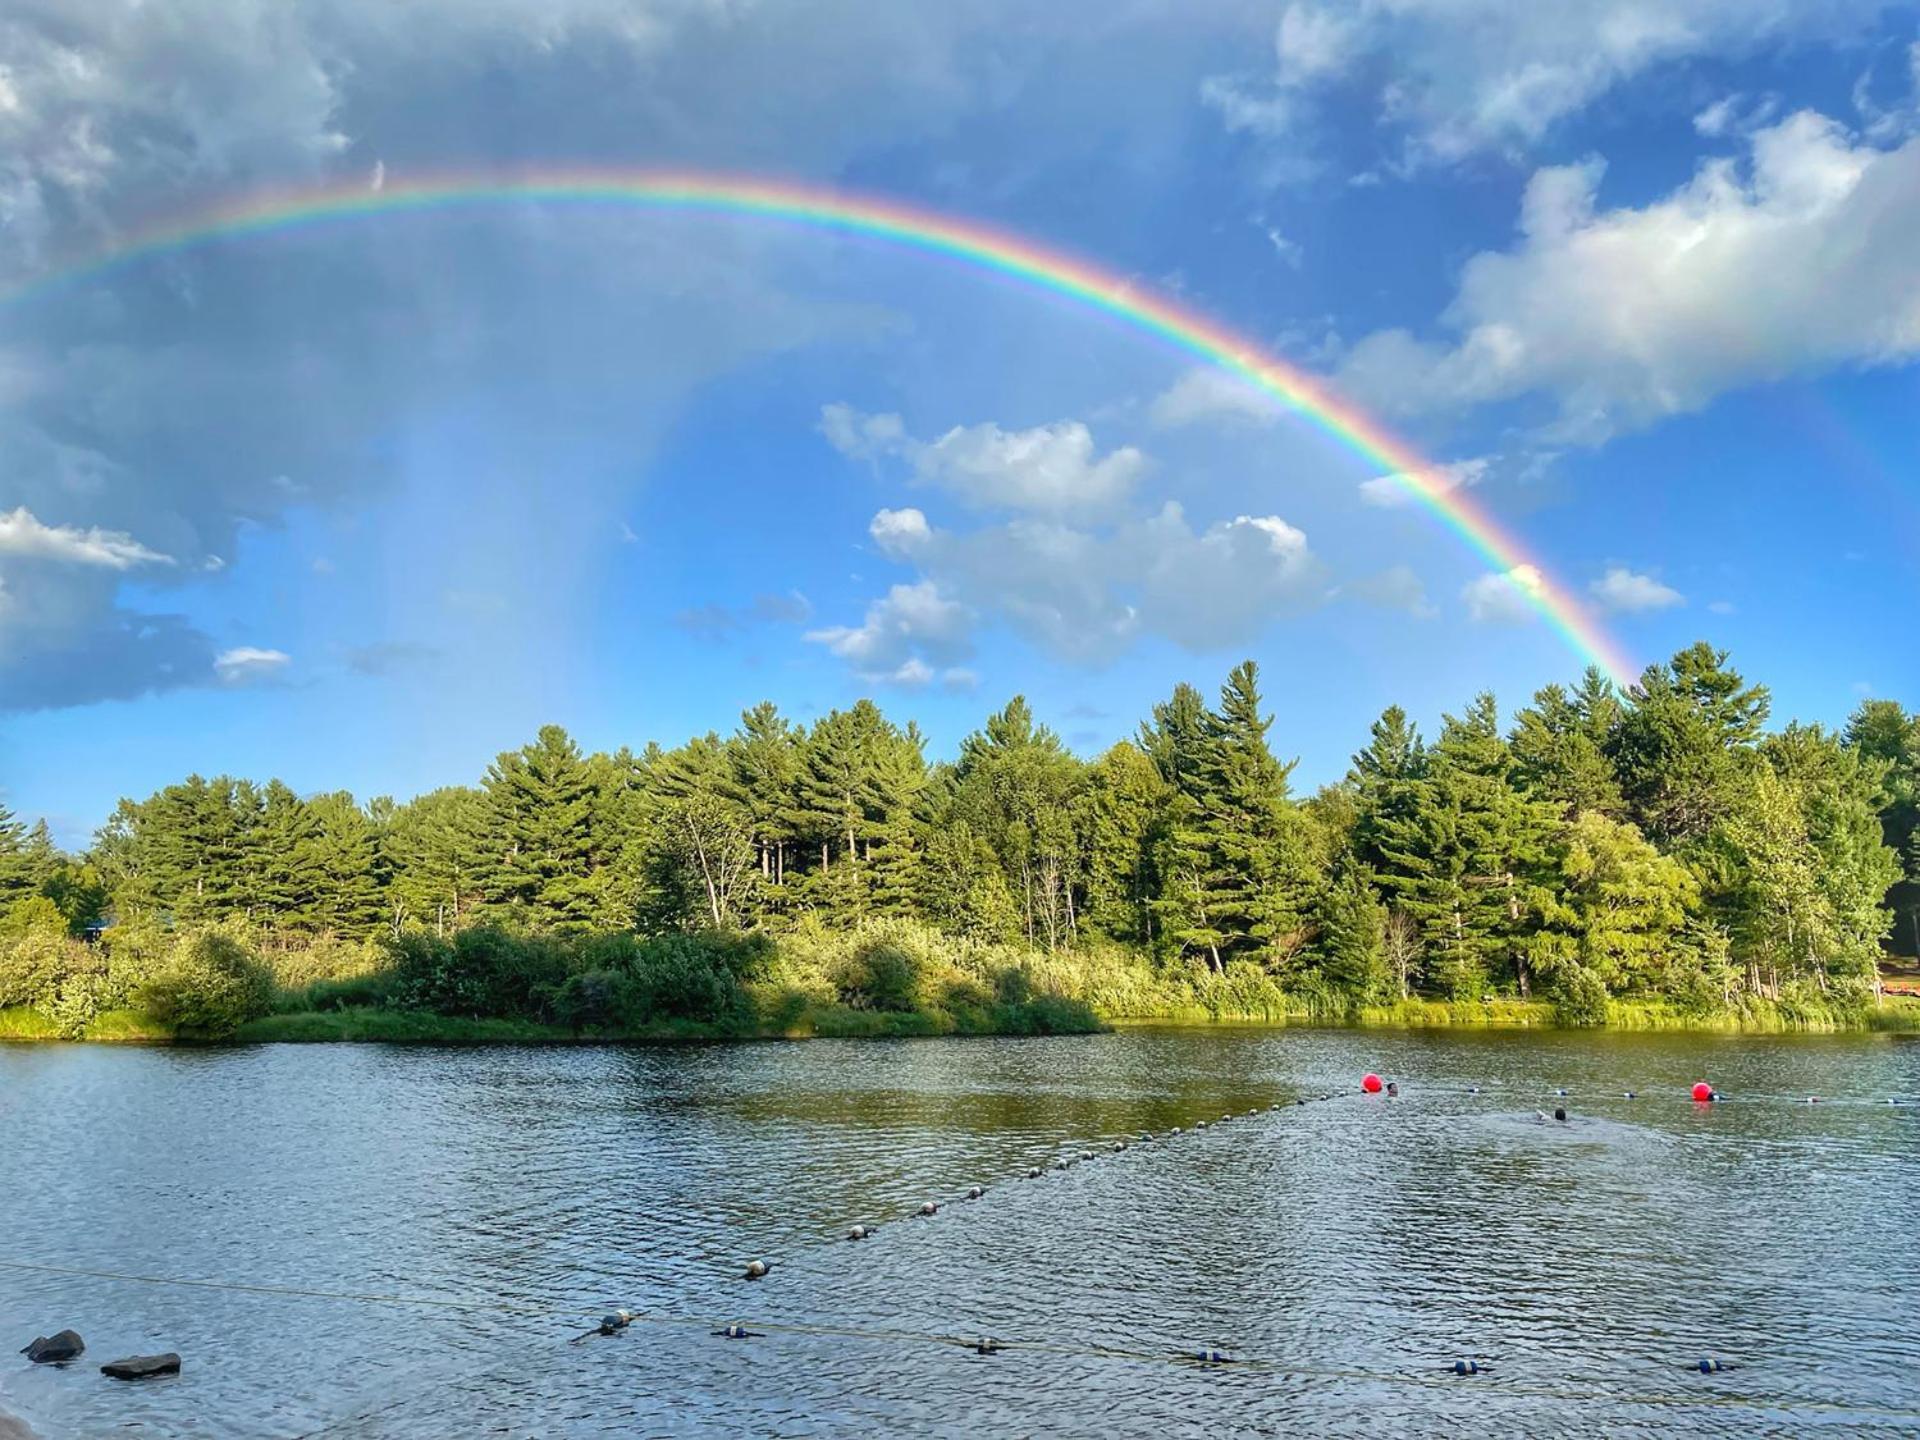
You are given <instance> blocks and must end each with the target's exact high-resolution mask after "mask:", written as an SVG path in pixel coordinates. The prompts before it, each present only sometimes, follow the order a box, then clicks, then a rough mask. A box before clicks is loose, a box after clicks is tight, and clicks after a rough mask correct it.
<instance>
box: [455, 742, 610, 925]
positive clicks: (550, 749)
mask: <svg viewBox="0 0 1920 1440" xmlns="http://www.w3.org/2000/svg"><path fill="white" fill-rule="evenodd" d="M481 788H482V793H483V794H484V796H485V803H486V834H487V838H488V842H489V843H488V846H487V849H486V850H485V852H483V854H484V858H483V860H482V864H483V866H484V870H483V874H482V877H481V883H482V887H483V889H484V892H485V894H486V897H487V901H488V903H489V905H491V906H493V907H495V908H496V909H498V910H500V911H501V912H502V913H503V914H504V915H506V916H508V917H510V918H512V919H514V920H515V921H516V922H518V923H521V924H524V925H527V926H529V927H531V928H536V929H553V930H580V929H584V928H586V926H587V925H588V923H589V922H590V920H591V919H592V915H593V908H594V887H593V835H592V828H591V822H592V816H593V798H594V797H593V781H592V776H591V775H590V774H589V772H588V770H587V766H586V762H585V761H584V760H583V759H582V758H581V755H580V747H579V746H577V745H576V744H574V742H573V739H572V737H570V736H569V735H568V734H567V732H566V731H565V730H563V729H561V728H560V727H559V726H558V725H543V726H542V727H541V728H540V733H539V735H538V737H537V738H536V739H535V740H534V742H533V743H532V744H530V745H526V746H523V747H521V748H520V749H518V750H509V751H507V752H505V753H504V754H502V755H501V756H499V758H498V759H496V760H495V761H494V762H493V765H492V766H491V767H490V768H489V769H488V771H487V776H486V780H485V782H484V783H483V785H482V787H481Z"/></svg>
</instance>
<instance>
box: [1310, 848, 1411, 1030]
mask: <svg viewBox="0 0 1920 1440" xmlns="http://www.w3.org/2000/svg"><path fill="white" fill-rule="evenodd" d="M1315 910H1316V915H1315V919H1316V927H1315V928H1316V930H1317V935H1316V939H1315V948H1316V950H1317V952H1318V955H1319V960H1320V967H1321V974H1322V976H1323V977H1324V979H1325V980H1326V983H1327V984H1328V985H1329V986H1331V987H1332V988H1333V989H1334V990H1336V991H1337V992H1339V993H1341V994H1343V995H1347V996H1350V997H1351V998H1352V1000H1353V1001H1354V1003H1356V1004H1360V1005H1370V1004H1374V1003H1376V1002H1377V1001H1380V1000H1383V999H1386V998H1387V997H1388V995H1389V993H1390V992H1392V991H1393V990H1394V989H1395V984H1394V981H1393V979H1392V977H1391V976H1390V975H1389V973H1388V966H1387V951H1386V929H1387V912H1386V907H1385V906H1383V905H1382V904H1381V903H1380V901H1379V898H1378V897H1377V896H1376V895H1375V894H1374V891H1373V886H1372V885H1370V884H1369V883H1368V882H1367V877H1366V874H1365V872H1364V871H1362V870H1361V869H1360V867H1359V866H1358V865H1357V864H1356V865H1348V866H1346V867H1343V868H1342V869H1341V870H1340V872H1339V873H1338V874H1336V875H1335V876H1334V878H1333V881H1332V883H1331V884H1329V885H1328V886H1327V887H1326V888H1325V889H1324V890H1322V891H1321V893H1320V895H1319V897H1318V901H1317V904H1316V907H1315Z"/></svg>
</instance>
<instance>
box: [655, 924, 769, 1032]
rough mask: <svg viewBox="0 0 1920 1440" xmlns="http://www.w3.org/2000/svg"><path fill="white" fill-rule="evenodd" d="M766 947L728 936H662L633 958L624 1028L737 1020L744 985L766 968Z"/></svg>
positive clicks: (756, 940) (759, 941)
mask: <svg viewBox="0 0 1920 1440" xmlns="http://www.w3.org/2000/svg"><path fill="white" fill-rule="evenodd" d="M766 949H767V942H766V941H765V940H763V939H759V938H751V939H743V938H735V937H732V936H727V935H718V934H702V935H662V936H659V937H657V938H655V939H652V940H648V941H646V942H645V943H643V944H642V945H641V946H640V947H639V950H638V953H637V954H636V955H635V957H634V968H633V974H632V979H631V982H630V986H629V989H628V991H627V1006H628V1009H627V1019H628V1023H630V1024H633V1023H642V1022H644V1021H647V1020H665V1019H672V1020H698V1021H702V1022H704V1023H707V1024H715V1023H719V1022H721V1021H725V1020H730V1019H737V1018H738V1017H739V1016H740V1015H741V1014H742V1013H743V1012H744V1011H745V1009H746V996H745V994H744V993H743V991H742V989H741V985H742V983H743V982H744V981H745V980H746V979H747V978H748V977H749V976H752V975H756V974H758V973H759V971H760V970H762V969H763V968H764V964H763V962H764V957H765V954H766Z"/></svg>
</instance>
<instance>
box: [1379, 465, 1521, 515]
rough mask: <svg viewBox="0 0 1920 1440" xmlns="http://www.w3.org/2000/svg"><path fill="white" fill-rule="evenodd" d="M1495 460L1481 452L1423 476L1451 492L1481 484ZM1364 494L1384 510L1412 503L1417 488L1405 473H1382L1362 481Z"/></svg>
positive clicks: (1434, 488) (1440, 491)
mask: <svg viewBox="0 0 1920 1440" xmlns="http://www.w3.org/2000/svg"><path fill="white" fill-rule="evenodd" d="M1492 464H1493V461H1492V459H1491V457H1489V456H1486V455H1477V456H1475V457H1473V458H1472V459H1470V460H1455V461H1453V462H1452V463H1451V464H1447V465H1440V466H1436V467H1435V468H1434V469H1433V470H1431V471H1428V472H1427V473H1426V475H1425V476H1424V477H1422V478H1424V479H1425V481H1426V482H1427V486H1428V488H1429V490H1430V491H1432V492H1434V493H1437V494H1441V495H1448V494H1451V493H1452V492H1453V491H1455V490H1461V489H1464V488H1466V487H1467V486H1470V485H1478V484H1479V483H1480V482H1481V481H1482V480H1484V479H1485V478H1486V476H1487V470H1488V468H1489V467H1490V466H1491V465H1492ZM1360 498H1361V499H1362V500H1364V501H1366V503H1367V504H1369V505H1375V506H1378V507H1379V508H1380V509H1382V510H1393V509H1398V508H1399V507H1400V506H1402V505H1410V504H1412V503H1413V501H1414V499H1415V491H1414V488H1413V486H1411V485H1410V484H1409V483H1408V480H1407V477H1406V476H1405V475H1404V474H1400V475H1379V476H1376V477H1375V478H1373V479H1371V480H1362V481H1361V482H1360Z"/></svg>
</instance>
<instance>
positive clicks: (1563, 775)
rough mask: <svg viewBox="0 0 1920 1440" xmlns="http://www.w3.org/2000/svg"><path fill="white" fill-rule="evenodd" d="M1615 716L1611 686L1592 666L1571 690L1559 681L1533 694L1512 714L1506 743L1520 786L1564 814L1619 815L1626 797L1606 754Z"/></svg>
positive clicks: (1615, 701)
mask: <svg viewBox="0 0 1920 1440" xmlns="http://www.w3.org/2000/svg"><path fill="white" fill-rule="evenodd" d="M1619 717H1620V702H1619V699H1618V698H1617V697H1616V696H1615V695H1614V693H1613V686H1612V684H1611V683H1610V682H1609V681H1608V680H1607V678H1606V676H1604V675H1602V674H1601V673H1600V671H1599V670H1598V669H1596V668H1594V667H1591V666H1589V667H1588V669H1587V672H1586V675H1585V676H1584V677H1583V678H1582V680H1581V684H1580V688H1579V690H1578V691H1577V692H1575V693H1573V694H1568V693H1567V691H1566V689H1565V688H1564V687H1563V686H1560V685H1549V686H1547V687H1545V688H1544V689H1542V690H1540V691H1539V692H1537V693H1536V694H1535V695H1534V697H1533V704H1532V705H1531V706H1529V707H1528V708H1527V709H1524V710H1522V711H1521V712H1520V713H1519V715H1518V716H1516V717H1515V723H1514V728H1513V735H1512V739H1511V741H1510V742H1509V743H1510V744H1511V745H1512V747H1513V759H1514V772H1515V775H1516V776H1517V777H1518V780H1519V783H1520V785H1521V786H1522V787H1523V788H1524V789H1527V790H1529V791H1531V792H1532V793H1533V794H1534V795H1536V796H1538V797H1539V798H1540V799H1542V800H1547V801H1551V802H1552V803H1553V804H1554V805H1555V806H1557V807H1558V809H1559V811H1560V814H1561V815H1562V816H1563V817H1567V818H1571V817H1572V816H1575V815H1578V814H1580V813H1581V812H1583V811H1588V810H1591V811H1596V812H1598V813H1600V814H1602V815H1609V816H1619V815H1620V814H1622V813H1623V811H1624V809H1625V801H1624V800H1623V798H1622V796H1621V794H1620V784H1619V781H1618V780H1616V779H1615V778H1614V773H1613V762H1612V761H1610V760H1609V759H1608V758H1607V746H1608V744H1609V742H1610V741H1611V739H1612V736H1613V728H1614V726H1615V725H1616V724H1617V723H1618V721H1619Z"/></svg>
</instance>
